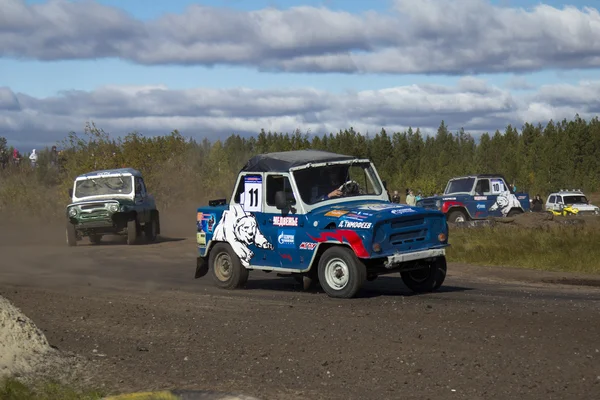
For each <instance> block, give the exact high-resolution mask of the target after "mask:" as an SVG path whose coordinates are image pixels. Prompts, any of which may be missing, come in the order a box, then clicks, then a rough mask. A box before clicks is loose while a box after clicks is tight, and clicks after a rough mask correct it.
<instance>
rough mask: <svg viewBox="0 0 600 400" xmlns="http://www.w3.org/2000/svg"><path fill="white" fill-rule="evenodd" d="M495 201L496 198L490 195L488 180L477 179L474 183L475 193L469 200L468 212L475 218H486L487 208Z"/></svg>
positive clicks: (487, 214)
mask: <svg viewBox="0 0 600 400" xmlns="http://www.w3.org/2000/svg"><path fill="white" fill-rule="evenodd" d="M495 202H496V198H495V197H493V196H492V192H491V190H490V180H489V179H487V178H481V179H478V180H477V184H476V185H475V195H474V196H473V198H472V200H471V201H470V202H469V207H468V208H469V213H470V214H471V215H472V216H473V218H475V219H482V218H487V217H488V216H489V213H490V211H489V209H490V207H491V206H492V205H493V204H494V203H495Z"/></svg>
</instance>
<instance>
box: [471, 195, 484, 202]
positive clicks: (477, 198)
mask: <svg viewBox="0 0 600 400" xmlns="http://www.w3.org/2000/svg"><path fill="white" fill-rule="evenodd" d="M473 199H474V200H475V201H478V200H487V196H473Z"/></svg>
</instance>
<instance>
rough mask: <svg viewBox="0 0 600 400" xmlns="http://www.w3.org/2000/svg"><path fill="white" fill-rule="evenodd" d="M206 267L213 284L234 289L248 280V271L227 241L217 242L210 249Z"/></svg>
mask: <svg viewBox="0 0 600 400" xmlns="http://www.w3.org/2000/svg"><path fill="white" fill-rule="evenodd" d="M208 269H209V271H210V275H211V277H212V280H213V282H214V283H215V285H217V286H218V287H220V288H221V289H235V288H239V287H242V286H243V285H245V284H246V282H248V275H249V271H248V270H247V269H246V268H245V267H244V266H243V265H242V263H241V262H240V259H239V258H238V256H237V255H236V254H235V253H234V252H233V249H232V248H231V246H230V245H229V244H227V243H218V244H216V245H215V247H213V248H212V249H211V251H210V255H209V257H208Z"/></svg>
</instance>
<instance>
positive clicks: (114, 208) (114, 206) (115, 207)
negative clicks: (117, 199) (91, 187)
mask: <svg viewBox="0 0 600 400" xmlns="http://www.w3.org/2000/svg"><path fill="white" fill-rule="evenodd" d="M108 211H110V212H117V211H119V205H118V204H114V203H113V204H110V205H109V206H108Z"/></svg>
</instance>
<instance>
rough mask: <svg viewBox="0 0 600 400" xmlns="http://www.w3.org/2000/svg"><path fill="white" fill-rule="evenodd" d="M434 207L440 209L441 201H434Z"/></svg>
mask: <svg viewBox="0 0 600 400" xmlns="http://www.w3.org/2000/svg"><path fill="white" fill-rule="evenodd" d="M435 206H436V207H437V208H440V207H441V206H442V201H441V200H436V201H435Z"/></svg>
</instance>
